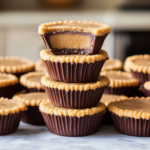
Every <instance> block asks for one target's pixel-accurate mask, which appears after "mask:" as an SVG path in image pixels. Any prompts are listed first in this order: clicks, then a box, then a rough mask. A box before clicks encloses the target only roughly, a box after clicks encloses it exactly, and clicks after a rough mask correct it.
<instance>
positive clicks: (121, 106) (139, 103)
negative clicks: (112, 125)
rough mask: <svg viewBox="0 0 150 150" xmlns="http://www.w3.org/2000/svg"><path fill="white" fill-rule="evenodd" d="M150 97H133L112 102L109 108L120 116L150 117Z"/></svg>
mask: <svg viewBox="0 0 150 150" xmlns="http://www.w3.org/2000/svg"><path fill="white" fill-rule="evenodd" d="M149 108H150V97H147V98H145V97H142V98H139V97H135V98H133V97H131V98H126V99H120V100H118V101H115V102H111V103H110V104H109V106H108V110H109V111H111V112H113V113H115V114H116V115H118V116H119V117H130V118H135V119H141V118H142V119H150V109H149Z"/></svg>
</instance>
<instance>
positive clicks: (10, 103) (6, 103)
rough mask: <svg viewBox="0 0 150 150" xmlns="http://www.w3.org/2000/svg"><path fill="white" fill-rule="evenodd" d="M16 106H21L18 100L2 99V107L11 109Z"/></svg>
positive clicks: (0, 101)
mask: <svg viewBox="0 0 150 150" xmlns="http://www.w3.org/2000/svg"><path fill="white" fill-rule="evenodd" d="M16 106H19V105H18V103H17V102H14V101H4V100H0V109H10V108H13V107H16Z"/></svg>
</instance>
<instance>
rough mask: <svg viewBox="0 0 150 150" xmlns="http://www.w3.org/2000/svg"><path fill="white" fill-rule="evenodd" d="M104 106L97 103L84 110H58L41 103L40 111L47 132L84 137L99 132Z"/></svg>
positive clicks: (47, 103) (48, 103)
mask: <svg viewBox="0 0 150 150" xmlns="http://www.w3.org/2000/svg"><path fill="white" fill-rule="evenodd" d="M105 110H106V106H105V105H104V104H102V103H98V104H97V105H96V106H95V107H92V108H86V109H68V108H59V107H55V106H54V105H52V104H51V103H50V102H42V103H41V104H40V111H41V113H42V115H43V118H44V121H45V124H46V126H47V128H48V130H49V131H50V132H52V133H54V134H58V135H62V136H85V135H89V134H93V133H95V132H96V131H98V130H99V128H100V125H101V122H102V119H103V116H104V113H105Z"/></svg>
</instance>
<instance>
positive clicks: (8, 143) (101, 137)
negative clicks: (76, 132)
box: [0, 123, 150, 150]
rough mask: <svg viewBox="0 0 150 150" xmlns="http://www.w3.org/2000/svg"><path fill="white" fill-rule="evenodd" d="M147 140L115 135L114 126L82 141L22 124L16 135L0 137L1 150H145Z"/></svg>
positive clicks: (147, 146) (43, 127)
mask: <svg viewBox="0 0 150 150" xmlns="http://www.w3.org/2000/svg"><path fill="white" fill-rule="evenodd" d="M149 140H150V138H149V137H133V136H126V135H123V134H120V133H118V132H117V131H116V130H115V128H114V127H113V126H101V128H100V130H99V131H98V132H97V133H95V134H93V135H90V136H85V137H63V136H58V135H55V134H52V133H50V132H49V131H48V130H47V128H46V127H45V126H40V127H39V126H32V125H27V124H24V123H21V124H20V126H19V129H18V130H17V132H15V133H13V134H10V135H6V136H0V150H10V149H11V150H30V149H31V150H60V149H64V150H76V149H77V150H85V149H86V150H95V149H98V150H100V149H101V150H134V149H135V150H148V149H150V144H149Z"/></svg>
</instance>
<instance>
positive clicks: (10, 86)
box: [0, 73, 18, 98]
mask: <svg viewBox="0 0 150 150" xmlns="http://www.w3.org/2000/svg"><path fill="white" fill-rule="evenodd" d="M17 85H18V78H17V77H16V76H14V75H11V74H6V73H0V97H7V98H12V96H13V95H14V94H15V92H16V88H17Z"/></svg>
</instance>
